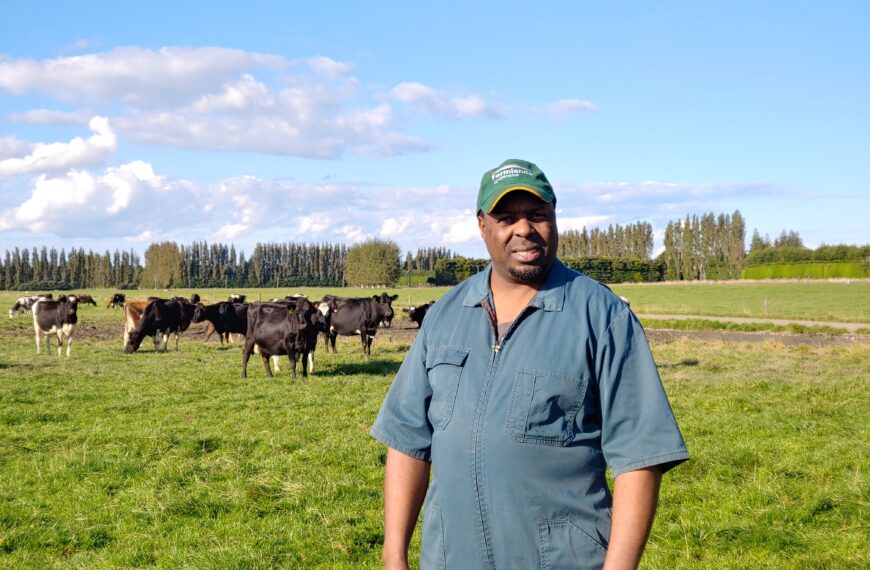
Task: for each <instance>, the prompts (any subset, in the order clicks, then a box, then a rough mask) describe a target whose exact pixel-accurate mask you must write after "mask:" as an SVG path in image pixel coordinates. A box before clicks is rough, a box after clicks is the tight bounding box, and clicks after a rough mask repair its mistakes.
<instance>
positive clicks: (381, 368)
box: [329, 359, 402, 376]
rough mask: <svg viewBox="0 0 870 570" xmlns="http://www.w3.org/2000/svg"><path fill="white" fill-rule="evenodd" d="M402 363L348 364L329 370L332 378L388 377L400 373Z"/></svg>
mask: <svg viewBox="0 0 870 570" xmlns="http://www.w3.org/2000/svg"><path fill="white" fill-rule="evenodd" d="M401 365H402V363H401V362H395V361H391V360H374V359H373V360H369V361H368V362H348V363H344V364H337V365H335V366H332V367H330V368H329V375H330V376H354V375H357V374H375V375H386V374H395V373H396V372H398V371H399V366H401Z"/></svg>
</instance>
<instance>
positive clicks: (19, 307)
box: [9, 293, 51, 319]
mask: <svg viewBox="0 0 870 570" xmlns="http://www.w3.org/2000/svg"><path fill="white" fill-rule="evenodd" d="M40 299H46V300H48V301H51V293H46V294H45V295H29V296H27V297H19V298H18V299H16V300H15V304H13V305H12V308H11V309H9V318H10V319H11V318H13V317H15V315H19V314H24V313H29V312H30V311H31V309H33V304H34V303H35V302H37V301H38V300H40Z"/></svg>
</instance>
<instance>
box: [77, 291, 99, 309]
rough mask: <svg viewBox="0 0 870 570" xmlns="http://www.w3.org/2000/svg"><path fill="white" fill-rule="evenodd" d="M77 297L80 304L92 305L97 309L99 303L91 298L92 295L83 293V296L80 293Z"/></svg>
mask: <svg viewBox="0 0 870 570" xmlns="http://www.w3.org/2000/svg"><path fill="white" fill-rule="evenodd" d="M75 297H76V298H77V299H78V300H79V303H80V304H84V303H87V304H91V305H93V306H95V307H96V306H97V302H96V301H94V298H93V297H91V296H90V295H88V294H87V293H82V294H81V295H80V294H78V293H75Z"/></svg>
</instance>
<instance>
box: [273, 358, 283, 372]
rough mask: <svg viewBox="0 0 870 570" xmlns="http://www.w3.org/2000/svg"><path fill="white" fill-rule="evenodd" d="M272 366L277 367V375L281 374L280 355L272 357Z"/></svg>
mask: <svg viewBox="0 0 870 570" xmlns="http://www.w3.org/2000/svg"><path fill="white" fill-rule="evenodd" d="M272 366H274V367H275V374H280V373H281V356H280V355H278V354H273V355H272Z"/></svg>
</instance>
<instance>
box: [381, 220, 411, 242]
mask: <svg viewBox="0 0 870 570" xmlns="http://www.w3.org/2000/svg"><path fill="white" fill-rule="evenodd" d="M411 222H413V218H412V217H411V216H401V217H398V218H387V219H386V220H384V223H382V224H381V230H380V232H378V233H380V235H381V237H384V238H396V237H400V236H401V235H402V234H404V233H405V230H407V229H408V226H410V225H411Z"/></svg>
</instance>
